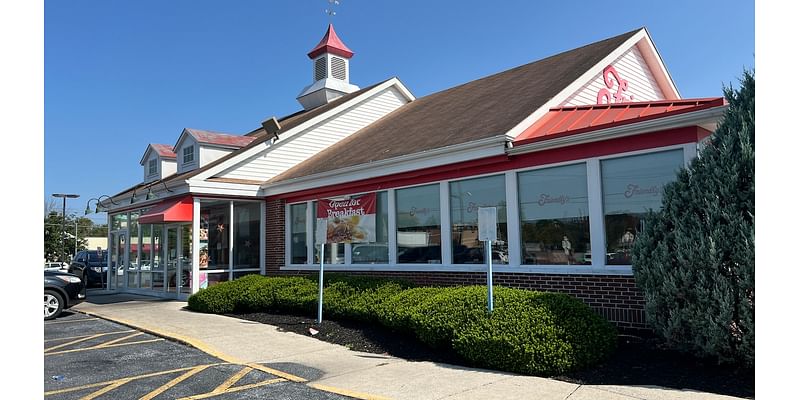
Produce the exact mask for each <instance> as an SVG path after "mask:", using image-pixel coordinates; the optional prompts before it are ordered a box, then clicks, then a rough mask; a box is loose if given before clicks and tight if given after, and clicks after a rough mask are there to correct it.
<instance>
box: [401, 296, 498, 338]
mask: <svg viewBox="0 0 800 400" xmlns="http://www.w3.org/2000/svg"><path fill="white" fill-rule="evenodd" d="M486 299H487V295H486V287H484V286H462V287H453V288H441V289H439V290H438V292H435V293H434V294H433V296H431V297H430V298H429V300H425V301H424V302H422V303H421V304H420V305H419V306H417V307H414V309H413V312H412V313H411V315H410V319H411V327H412V329H413V330H414V332H415V333H416V335H417V338H419V340H421V341H422V342H423V343H426V344H427V345H429V346H431V347H442V348H448V347H450V346H451V341H452V340H453V333H454V332H455V330H456V329H459V328H461V327H463V326H465V325H466V324H467V323H469V322H471V321H474V320H477V319H480V318H485V317H486V313H487V305H486Z"/></svg>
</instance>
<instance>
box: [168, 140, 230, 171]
mask: <svg viewBox="0 0 800 400" xmlns="http://www.w3.org/2000/svg"><path fill="white" fill-rule="evenodd" d="M231 152H233V149H222V148H219V147H209V146H203V145H201V146H200V165H199V166H198V168H202V167H204V166H206V165H208V164H209V163H211V162H212V161H215V160H217V159H219V158H220V157H223V156H226V155H228V154H230V153H231ZM181 157H183V156H181Z"/></svg>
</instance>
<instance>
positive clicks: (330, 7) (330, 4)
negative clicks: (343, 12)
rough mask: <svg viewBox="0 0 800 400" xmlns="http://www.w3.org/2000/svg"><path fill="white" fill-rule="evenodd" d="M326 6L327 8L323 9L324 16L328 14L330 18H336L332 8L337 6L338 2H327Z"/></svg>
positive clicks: (331, 0)
mask: <svg viewBox="0 0 800 400" xmlns="http://www.w3.org/2000/svg"><path fill="white" fill-rule="evenodd" d="M328 4H329V6H328V8H326V9H325V14H328V16H331V17H333V16H336V10H334V7H336V6H338V5H339V0H328Z"/></svg>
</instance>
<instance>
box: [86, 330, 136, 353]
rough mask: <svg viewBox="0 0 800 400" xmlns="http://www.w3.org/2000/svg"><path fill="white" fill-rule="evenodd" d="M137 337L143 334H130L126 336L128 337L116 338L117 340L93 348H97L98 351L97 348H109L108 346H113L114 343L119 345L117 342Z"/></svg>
mask: <svg viewBox="0 0 800 400" xmlns="http://www.w3.org/2000/svg"><path fill="white" fill-rule="evenodd" d="M139 335H143V333H142V332H136V333H131V334H130V335H128V336H124V337H121V338H117V339H114V340H110V341H108V342H105V343H102V344H99V345H97V346H95V348H98V349H99V348H102V347H109V346H113V345H114V344H115V343H119V342H121V341H123V340H126V339H130V338H132V337H134V336H139Z"/></svg>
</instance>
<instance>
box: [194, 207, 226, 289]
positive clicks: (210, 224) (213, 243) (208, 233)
mask: <svg viewBox="0 0 800 400" xmlns="http://www.w3.org/2000/svg"><path fill="white" fill-rule="evenodd" d="M230 204H231V203H230V201H217V200H203V201H200V232H199V234H200V237H199V248H198V252H199V253H198V257H199V260H200V265H199V269H200V271H201V272H200V274H201V278H203V279H200V281H202V282H201V287H205V286H211V285H214V284H216V283H219V282H223V281H227V280H228V275H229V271H230V258H229V257H230V244H229V243H230V232H231V231H230V228H231V226H230V207H231V205H230Z"/></svg>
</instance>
